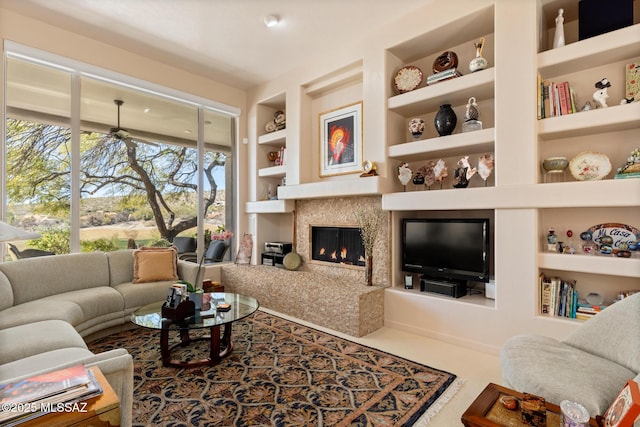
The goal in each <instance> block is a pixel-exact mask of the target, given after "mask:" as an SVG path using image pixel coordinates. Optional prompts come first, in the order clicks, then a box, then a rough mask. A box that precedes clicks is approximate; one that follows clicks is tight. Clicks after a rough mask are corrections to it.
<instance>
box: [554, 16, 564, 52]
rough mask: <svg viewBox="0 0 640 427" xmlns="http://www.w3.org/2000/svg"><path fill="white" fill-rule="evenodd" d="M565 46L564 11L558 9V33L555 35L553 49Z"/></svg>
mask: <svg viewBox="0 0 640 427" xmlns="http://www.w3.org/2000/svg"><path fill="white" fill-rule="evenodd" d="M562 46H564V9H562V8H560V9H558V16H557V17H556V32H555V34H554V35H553V48H554V49H556V48H559V47H562Z"/></svg>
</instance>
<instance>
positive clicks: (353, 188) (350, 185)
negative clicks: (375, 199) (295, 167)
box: [278, 176, 387, 200]
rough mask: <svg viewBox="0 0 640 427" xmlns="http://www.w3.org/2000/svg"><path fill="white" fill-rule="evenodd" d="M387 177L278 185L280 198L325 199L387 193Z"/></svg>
mask: <svg viewBox="0 0 640 427" xmlns="http://www.w3.org/2000/svg"><path fill="white" fill-rule="evenodd" d="M386 185H387V179H386V178H383V177H381V176H368V177H356V178H349V179H336V180H330V181H329V180H327V181H321V182H310V183H307V184H296V185H285V186H281V187H278V199H280V200H289V199H294V200H300V199H324V198H330V197H349V196H372V195H380V194H384V193H385V186H386Z"/></svg>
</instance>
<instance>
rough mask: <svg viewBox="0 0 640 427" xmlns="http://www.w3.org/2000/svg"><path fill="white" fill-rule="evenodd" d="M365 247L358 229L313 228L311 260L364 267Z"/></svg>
mask: <svg viewBox="0 0 640 427" xmlns="http://www.w3.org/2000/svg"><path fill="white" fill-rule="evenodd" d="M364 255H365V253H364V245H363V244H362V238H361V237H360V229H359V228H357V227H324V226H323V227H319V226H311V259H312V260H315V261H323V262H331V263H335V264H346V265H356V266H364V264H365V262H364Z"/></svg>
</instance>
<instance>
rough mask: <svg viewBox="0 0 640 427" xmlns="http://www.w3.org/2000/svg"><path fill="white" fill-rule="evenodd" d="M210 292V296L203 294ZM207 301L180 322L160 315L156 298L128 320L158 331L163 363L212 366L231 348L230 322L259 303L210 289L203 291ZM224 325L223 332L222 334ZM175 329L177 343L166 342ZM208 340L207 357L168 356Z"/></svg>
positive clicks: (245, 314)
mask: <svg viewBox="0 0 640 427" xmlns="http://www.w3.org/2000/svg"><path fill="white" fill-rule="evenodd" d="M206 295H209V297H206ZM207 299H209V300H210V303H209V304H207V303H206V302H205V303H203V304H202V309H201V310H196V313H195V314H194V315H193V316H190V317H187V318H186V319H184V320H181V321H172V320H170V319H166V318H163V317H162V304H163V303H164V301H158V302H156V303H153V304H149V305H146V306H144V307H141V308H139V309H138V310H136V311H135V312H134V313H133V314H132V315H131V321H132V322H133V323H134V324H136V325H138V326H142V327H144V328H150V329H159V330H160V354H161V356H162V364H163V365H164V366H175V367H180V368H184V367H197V366H207V365H208V366H215V365H217V364H218V363H220V360H222V358H223V357H225V356H227V355H228V354H229V353H230V352H231V350H232V348H233V343H232V342H231V325H232V324H233V322H236V321H238V320H241V319H244V318H245V317H247V316H250V315H251V314H253V313H254V312H255V311H256V310H257V309H258V307H259V306H260V303H259V302H258V301H257V300H256V299H255V298H252V297H249V296H245V295H239V294H234V293H228V292H213V293H209V294H205V298H204V300H205V301H206V300H207ZM225 303H226V304H229V305H230V306H231V308H230V310H228V311H220V310H216V306H218V305H220V304H225ZM221 326H224V333H221ZM205 328H209V335H206V336H200V337H197V338H191V337H190V336H189V332H190V331H193V330H196V329H205ZM171 331H177V332H179V334H180V342H178V343H177V344H173V345H171V346H170V345H169V332H171ZM199 340H208V341H209V342H210V348H209V357H207V358H204V359H201V360H193V361H187V360H175V359H172V358H171V352H172V351H173V350H174V349H175V348H176V347H178V346H181V347H185V346H187V345H189V344H190V343H191V342H193V341H199Z"/></svg>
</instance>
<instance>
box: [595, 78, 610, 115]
mask: <svg viewBox="0 0 640 427" xmlns="http://www.w3.org/2000/svg"><path fill="white" fill-rule="evenodd" d="M595 87H596V89H598V90H596V91H595V92H594V93H593V100H594V101H595V102H596V106H597V107H600V108H605V107H608V105H607V98H609V94H608V93H607V89H608V88H610V87H611V82H609V79H607V78H604V79H602V80H600V81H598V82H596V84H595Z"/></svg>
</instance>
